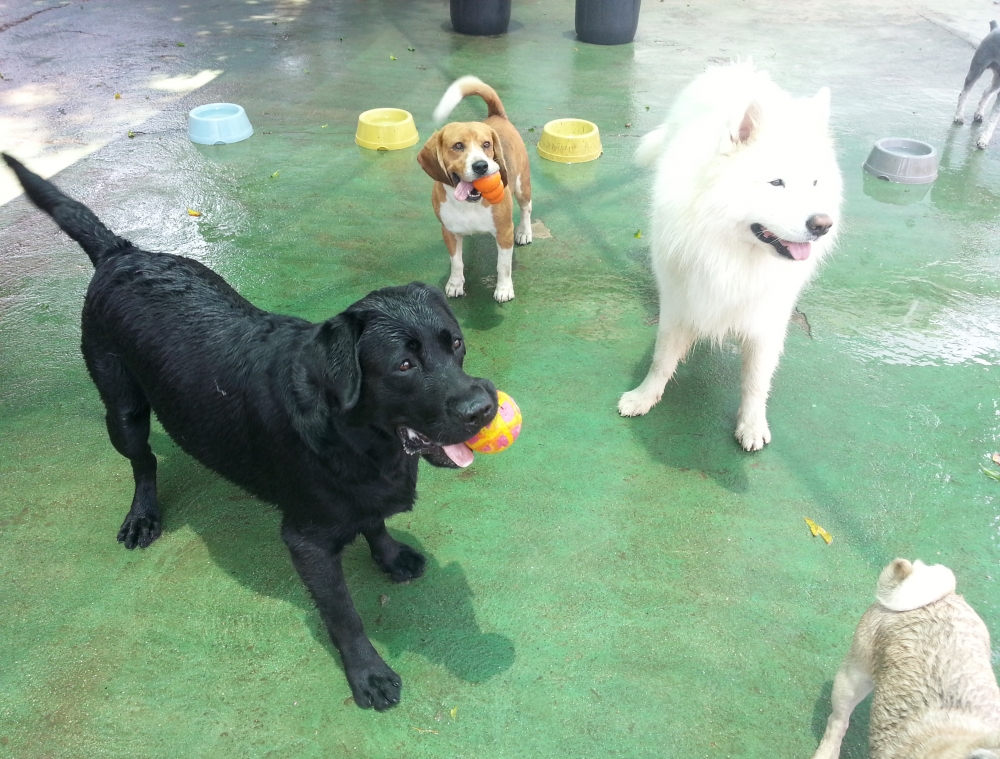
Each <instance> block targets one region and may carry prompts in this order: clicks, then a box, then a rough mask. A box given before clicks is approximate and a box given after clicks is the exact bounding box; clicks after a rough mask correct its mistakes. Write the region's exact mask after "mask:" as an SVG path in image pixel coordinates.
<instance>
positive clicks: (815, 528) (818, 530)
mask: <svg viewBox="0 0 1000 759" xmlns="http://www.w3.org/2000/svg"><path fill="white" fill-rule="evenodd" d="M803 519H805V520H806V524H807V525H809V532H811V533H812V534H813V537H814V538H815V537H816V536H817V535H819V536H820V537H821V538H823V541H824V542H825V543H826V544H827V545H830V544H831V543H832V542H833V536H832V535H831V534H830V533H828V532H827V531H826V530H824V529H823V528H822V527H820V526H819V525H818V524H816V523H815V522H814V521H813V520H811V519H810V518H809V517H803Z"/></svg>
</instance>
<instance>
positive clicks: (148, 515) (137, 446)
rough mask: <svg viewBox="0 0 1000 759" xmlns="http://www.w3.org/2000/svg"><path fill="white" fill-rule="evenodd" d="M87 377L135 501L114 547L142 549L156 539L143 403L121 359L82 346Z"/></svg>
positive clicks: (146, 410) (151, 466)
mask: <svg viewBox="0 0 1000 759" xmlns="http://www.w3.org/2000/svg"><path fill="white" fill-rule="evenodd" d="M83 355H84V359H86V362H87V368H88V369H89V370H90V376H91V377H92V378H93V380H94V384H95V385H97V390H98V392H99V393H100V394H101V400H103V401H104V406H105V408H106V409H107V415H106V416H105V421H106V422H107V425H108V437H110V438H111V444H112V445H114V447H115V450H117V451H118V453H120V454H121V455H122V456H124V457H125V458H127V459H128V460H129V461H130V462H131V464H132V477H133V478H134V480H135V495H133V497H132V508H130V509H129V512H128V515H127V516H126V517H125V521H124V522H123V523H122V526H121V529H120V530H119V531H118V542H119V543H124V544H125V547H126V548H128V549H130V550H131V549H133V548H135V547H136V546H139V547H140V548H146V547H148V546H149V544H150V543H152V542H153V541H154V540H156V539H157V538H158V537H160V509H159V506H158V505H157V502H156V457H155V456H154V455H153V451H152V449H151V448H150V447H149V401H148V400H147V399H146V395H145V393H143V391H142V388H141V387H139V384H138V383H137V382H136V381H135V379H134V378H133V377H132V375H131V374H130V373H129V371H128V369H127V368H126V367H125V365H124V364H123V363H122V361H121V359H119V358H118V357H117V356H115V355H114V354H113V353H112V352H111V351H110V350H105V349H102V348H100V347H97V346H95V345H93V344H88V341H87V340H86V339H85V340H84V343H83Z"/></svg>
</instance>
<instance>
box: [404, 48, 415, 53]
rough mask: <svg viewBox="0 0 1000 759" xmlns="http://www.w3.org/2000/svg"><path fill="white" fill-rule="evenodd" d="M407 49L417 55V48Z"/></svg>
mask: <svg viewBox="0 0 1000 759" xmlns="http://www.w3.org/2000/svg"><path fill="white" fill-rule="evenodd" d="M406 49H407V50H409V51H410V52H411V53H415V52H416V51H417V49H416V48H415V47H408V48H406Z"/></svg>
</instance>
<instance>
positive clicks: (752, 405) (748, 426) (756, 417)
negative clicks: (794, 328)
mask: <svg viewBox="0 0 1000 759" xmlns="http://www.w3.org/2000/svg"><path fill="white" fill-rule="evenodd" d="M784 340H785V334H784V332H781V333H780V334H779V335H778V336H777V339H775V338H774V337H771V336H766V337H765V336H759V335H756V336H747V337H745V338H744V339H743V378H742V388H741V394H740V395H741V397H740V409H739V411H738V412H737V414H736V439H737V440H738V441H739V443H740V445H742V446H743V448H744V449H745V450H748V451H759V450H760V449H761V448H763V447H764V446H765V445H767V444H768V443H770V442H771V430H770V429H769V428H768V426H767V396H768V395H769V394H770V392H771V377H772V376H773V375H774V370H775V369H777V368H778V359H779V358H781V350H782V348H783V347H784Z"/></svg>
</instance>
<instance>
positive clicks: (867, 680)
mask: <svg viewBox="0 0 1000 759" xmlns="http://www.w3.org/2000/svg"><path fill="white" fill-rule="evenodd" d="M874 687H875V681H874V680H873V679H872V675H871V667H870V662H869V661H868V657H866V656H863V655H862V651H861V650H860V648H859V644H858V640H857V638H855V641H854V643H853V644H852V646H851V652H850V653H849V654H848V655H847V658H846V659H844V663H843V664H841V665H840V669H839V670H837V677H836V678H834V681H833V693H832V694H831V695H830V701H831V702H832V706H833V710H832V711H831V712H830V718H829V719H828V720H827V721H826V732H825V733H823V740H822V741H820V744H819V748H817V749H816V753H815V754H813V759H837V757H839V756H840V744H841V743H842V742H843V740H844V735H845V733H847V726H848V724H849V723H850V719H851V714H852V713H853V712H854V707H856V706H857V705H858V704H860V703H861V700H862V699H863V698H864V697H865V696H867V695H868V694H869V693H871V692H872V688H874Z"/></svg>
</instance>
